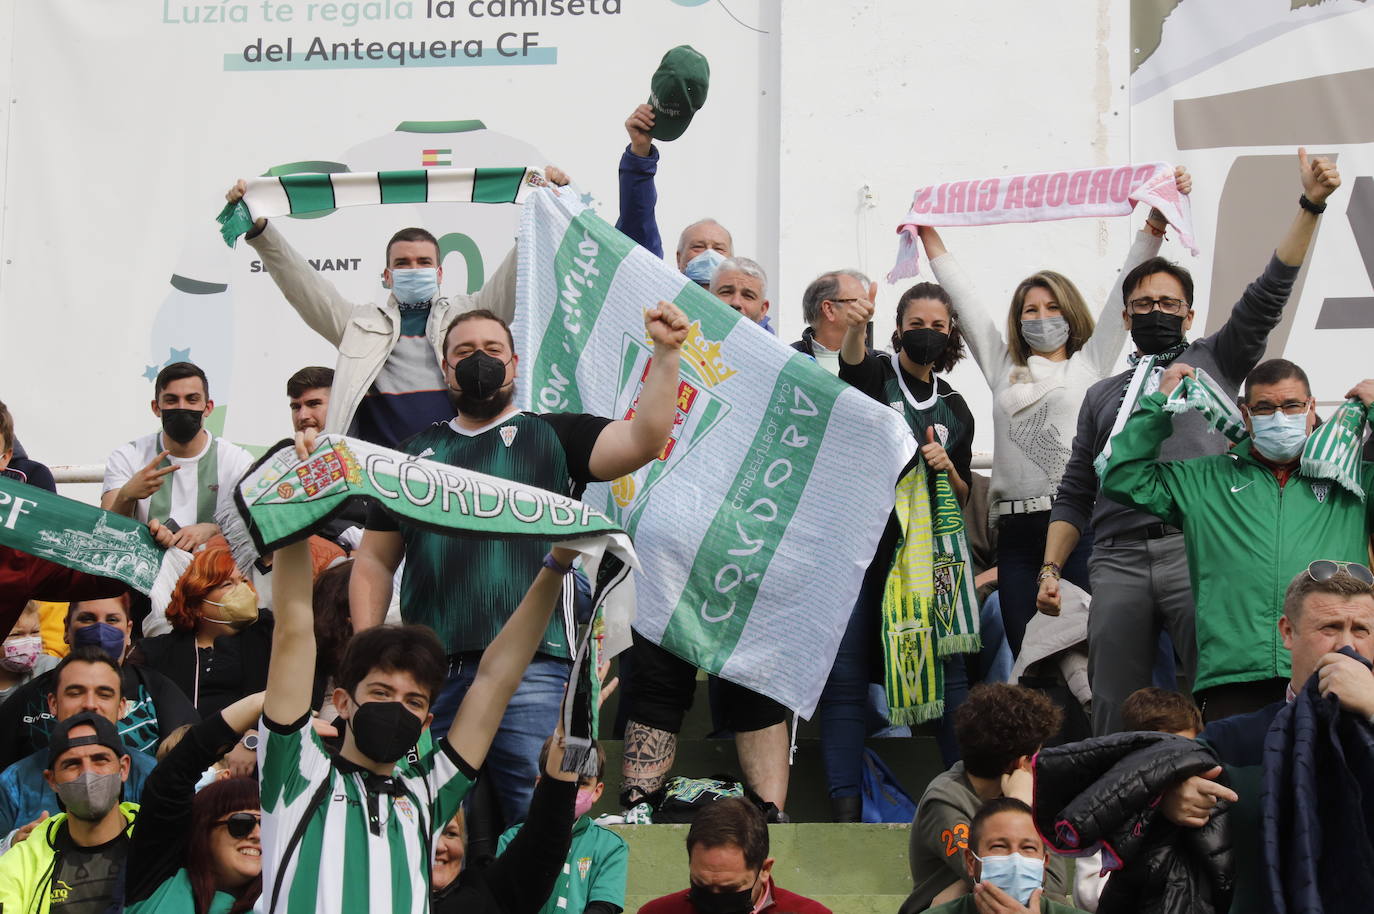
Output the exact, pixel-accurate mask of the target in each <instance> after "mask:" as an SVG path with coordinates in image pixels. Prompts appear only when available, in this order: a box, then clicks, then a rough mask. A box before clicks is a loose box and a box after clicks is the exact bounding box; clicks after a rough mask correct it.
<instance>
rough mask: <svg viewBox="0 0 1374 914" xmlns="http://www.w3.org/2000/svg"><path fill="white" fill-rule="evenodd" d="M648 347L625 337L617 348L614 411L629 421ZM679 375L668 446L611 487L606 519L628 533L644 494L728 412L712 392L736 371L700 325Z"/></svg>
mask: <svg viewBox="0 0 1374 914" xmlns="http://www.w3.org/2000/svg"><path fill="white" fill-rule="evenodd" d="M651 346H652V344H651V342H650V341H648V340H647V338H646V339H638V338H635V337H631V336H628V335H627V336H626V337H625V339H624V343H623V346H622V349H621V364H620V395H619V396H618V397H617V398H616V412H617V413H618V414H620V415H621V416H622V417H623V418H625V419H631V418H633V417H634V415H635V413H636V412H637V411H638V409H639V395H640V392H641V391H642V390H643V389H644V381H645V379H646V378H647V377H648V376H649V367H650V365H651V364H652V362H653V349H652V348H651ZM681 364H682V372H681V379H680V380H679V381H678V388H677V409H676V411H675V413H674V415H673V427H672V430H671V431H669V433H668V442H667V443H666V444H665V445H664V446H663V450H662V452H660V453H659V455H658V458H657V459H656V460H652V461H650V462H649V463H648V464H647V465H646V466H644V467H641V468H640V469H639V470H637V471H635V472H634V473H633V474H631V475H629V476H622V477H621V478H620V479H617V480H616V481H615V482H614V483H613V484H612V486H611V499H610V501H611V505H610V506H609V507H610V509H611V516H612V517H613V518H614V519H615V520H616V521H617V522H618V523H620V524H621V525H622V526H623V527H624V528H625V529H626V530H627V531H630V532H631V533H633V529H634V524H635V522H636V521H637V520H638V518H639V515H640V513H641V512H642V510H643V507H644V504H645V500H644V497H643V496H645V495H647V494H648V493H649V492H650V491H651V490H652V489H653V488H654V486H655V485H657V483H658V481H659V480H661V479H662V478H663V477H664V476H665V475H667V474H668V473H669V472H670V471H671V470H672V468H673V467H674V466H675V465H677V463H679V462H680V461H681V460H682V458H683V457H684V456H686V455H687V453H688V452H690V451H691V450H692V448H694V447H695V446H696V445H697V443H698V442H700V441H701V440H702V439H703V438H705V437H706V436H707V435H708V434H709V433H710V431H711V429H712V428H714V427H715V426H716V425H717V424H719V423H720V421H721V420H722V419H724V418H725V417H726V416H727V415H729V413H730V405H729V404H728V403H726V402H725V401H724V400H723V399H721V398H720V397H719V395H717V394H716V393H714V392H713V391H712V388H713V387H715V386H716V385H717V384H719V383H721V382H722V381H724V380H725V379H726V378H730V377H733V376H734V374H735V370H734V369H733V368H731V367H730V366H729V365H727V364H726V363H725V360H724V358H723V357H722V355H721V344H720V342H719V341H716V340H708V339H707V338H706V337H705V336H704V335H703V334H702V332H701V322H700V321H693V322H692V325H691V327H690V328H689V329H688V331H687V340H686V341H685V342H684V343H683V344H682V363H681Z"/></svg>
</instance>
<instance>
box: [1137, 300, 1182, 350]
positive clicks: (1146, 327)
mask: <svg viewBox="0 0 1374 914" xmlns="http://www.w3.org/2000/svg"><path fill="white" fill-rule="evenodd" d="M1131 339H1132V340H1134V341H1135V345H1136V348H1137V349H1139V350H1140V351H1141V353H1142V354H1143V355H1158V354H1159V353H1161V352H1163V351H1164V350H1166V349H1168V348H1169V347H1170V346H1173V345H1176V344H1177V343H1181V342H1183V315H1182V314H1165V313H1164V312H1163V311H1159V310H1155V311H1151V312H1150V313H1148V314H1133V315H1131Z"/></svg>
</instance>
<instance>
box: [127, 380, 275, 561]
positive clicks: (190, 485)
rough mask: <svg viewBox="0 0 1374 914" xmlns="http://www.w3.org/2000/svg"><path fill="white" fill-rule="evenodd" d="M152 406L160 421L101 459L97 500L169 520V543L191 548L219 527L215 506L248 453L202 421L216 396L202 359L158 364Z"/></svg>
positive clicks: (226, 496) (243, 469)
mask: <svg viewBox="0 0 1374 914" xmlns="http://www.w3.org/2000/svg"><path fill="white" fill-rule="evenodd" d="M152 409H153V415H154V416H156V417H157V418H158V419H159V420H160V421H161V423H162V428H161V429H160V430H159V431H156V432H153V433H151V434H148V435H144V436H143V437H142V438H135V439H134V440H133V441H130V442H128V443H127V444H122V445H120V446H119V447H117V448H115V450H114V452H113V453H111V454H110V456H109V457H108V458H107V459H106V460H105V483H104V489H103V494H102V495H101V496H100V507H102V508H104V509H106V510H107V511H113V512H115V513H116V514H123V515H126V516H128V517H137V518H138V519H139V520H141V521H143V522H144V523H147V521H148V520H149V519H150V518H153V519H156V520H158V521H160V522H161V523H163V524H167V523H168V521H171V522H172V523H173V524H174V525H175V527H176V529H175V530H174V532H173V538H172V545H173V546H176V547H177V548H179V549H185V550H187V551H190V550H193V549H196V548H198V547H199V546H201V545H203V544H204V543H205V542H206V541H207V540H209V539H210V537H212V536H214V535H215V534H216V533H219V532H220V531H219V525H218V524H216V523H215V511H216V510H217V509H218V508H219V506H220V504H221V501H220V500H221V499H226V500H227V499H229V498H230V497H231V496H232V493H233V489H234V483H236V482H238V480H239V478H240V477H242V476H243V474H244V473H245V472H247V470H248V467H249V466H251V465H252V463H253V457H252V455H251V454H249V453H248V452H247V451H245V450H244V449H243V448H241V447H239V446H238V445H236V444H233V443H231V442H229V441H226V440H224V439H223V438H218V437H216V436H214V435H212V434H210V430H209V429H207V428H206V427H205V420H206V419H207V418H209V416H210V413H211V412H213V411H214V409H215V401H213V400H211V399H210V382H209V381H207V380H206V378H205V372H204V371H201V369H200V368H199V366H196V365H192V364H191V363H190V362H173V363H172V364H170V365H168V366H166V367H165V368H163V369H162V370H161V371H159V372H158V374H157V379H156V380H155V381H154V382H153V402H152Z"/></svg>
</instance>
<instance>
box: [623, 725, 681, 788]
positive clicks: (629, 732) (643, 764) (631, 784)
mask: <svg viewBox="0 0 1374 914" xmlns="http://www.w3.org/2000/svg"><path fill="white" fill-rule="evenodd" d="M676 754H677V734H676V733H669V732H668V731H667V730H656V729H654V728H653V727H650V726H649V725H647V724H641V723H639V722H638V721H634V720H631V721H628V722H627V723H626V724H625V756H624V761H623V762H622V765H621V790H620V805H621V806H622V807H624V808H625V809H629V808H630V807H631V806H633V805H635V804H636V803H638V802H639V801H640V800H642V799H644V798H645V797H646V796H648V795H649V794H651V793H653V792H654V791H655V790H658V788H660V787H662V786H663V782H664V780H666V779H667V777H668V772H669V771H670V770H671V769H672V767H673V757H674V756H675V755H676Z"/></svg>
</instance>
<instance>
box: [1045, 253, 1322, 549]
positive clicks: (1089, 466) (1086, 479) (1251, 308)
mask: <svg viewBox="0 0 1374 914" xmlns="http://www.w3.org/2000/svg"><path fill="white" fill-rule="evenodd" d="M1300 269H1301V267H1300V266H1298V267H1290V266H1288V265H1287V264H1285V263H1282V262H1281V261H1280V260H1279V259H1278V258H1277V257H1270V258H1269V264H1268V266H1266V267H1265V268H1264V272H1263V273H1261V274H1260V276H1259V278H1258V279H1256V280H1255V281H1254V282H1252V283H1250V285H1248V286H1246V287H1245V291H1244V292H1242V293H1241V296H1240V301H1238V302H1236V304H1235V306H1234V307H1233V308H1232V309H1231V316H1230V317H1229V318H1228V319H1227V321H1226V323H1224V324H1222V325H1221V327H1220V328H1219V329H1218V330H1217V332H1216V333H1213V334H1212V335H1211V336H1207V337H1203V338H1202V339H1200V340H1198V341H1197V342H1195V343H1193V344H1192V345H1191V346H1189V347H1188V348H1187V349H1186V350H1184V352H1183V354H1182V355H1180V356H1179V357H1178V361H1180V362H1182V363H1183V364H1185V365H1192V366H1193V367H1194V368H1201V369H1202V370H1203V371H1205V372H1207V373H1208V374H1209V375H1211V376H1212V377H1213V378H1215V379H1216V381H1217V383H1218V384H1220V385H1221V387H1222V389H1224V390H1225V391H1226V393H1227V394H1229V395H1230V396H1233V397H1234V396H1235V395H1236V392H1237V391H1238V390H1239V389H1240V385H1241V383H1242V382H1243V381H1244V380H1245V376H1246V375H1248V374H1249V373H1250V371H1251V369H1253V368H1254V367H1255V366H1256V365H1258V364H1259V361H1260V359H1261V358H1263V357H1264V347H1265V344H1266V343H1267V341H1268V339H1269V333H1270V331H1272V330H1273V329H1274V328H1275V327H1277V326H1278V324H1279V319H1280V318H1281V317H1282V316H1283V307H1284V305H1285V304H1287V302H1288V296H1289V294H1290V293H1291V292H1292V291H1293V282H1294V280H1296V279H1297V277H1298V271H1299V270H1300ZM1131 374H1132V371H1131V370H1127V371H1123V372H1122V373H1120V374H1118V375H1113V376H1112V377H1110V378H1104V379H1103V380H1101V381H1098V382H1097V383H1096V384H1094V385H1093V386H1092V387H1090V388H1088V395H1087V397H1086V398H1085V399H1084V400H1083V407H1082V409H1080V410H1079V413H1078V432H1077V433H1076V434H1075V435H1074V439H1073V451H1072V453H1071V454H1070V455H1069V462H1068V465H1067V466H1065V468H1064V476H1063V478H1062V479H1061V480H1060V482H1059V492H1058V495H1057V496H1056V497H1055V500H1054V508H1053V510H1052V511H1051V512H1050V520H1051V521H1056V520H1062V521H1068V522H1069V523H1071V524H1073V525H1074V526H1075V527H1077V528H1078V531H1079V532H1080V533H1082V532H1084V531H1086V530H1087V528H1088V524H1089V522H1091V523H1092V530H1093V534H1094V536H1095V537H1096V538H1097V541H1098V542H1099V543H1100V542H1101V541H1102V540H1103V539H1105V538H1107V537H1113V536H1119V535H1121V534H1123V533H1129V532H1131V531H1133V530H1139V529H1141V528H1143V527H1148V526H1149V525H1150V524H1157V523H1160V519H1159V518H1157V517H1155V516H1154V515H1153V514H1146V513H1145V512H1143V511H1137V510H1135V509H1134V508H1127V507H1124V506H1122V505H1120V504H1117V503H1116V502H1114V501H1112V500H1111V499H1110V498H1106V497H1099V489H1100V486H1099V483H1098V479H1097V473H1096V472H1094V471H1093V459H1094V458H1095V457H1097V455H1098V454H1100V453H1102V449H1103V448H1104V447H1106V446H1107V437H1108V435H1110V434H1111V430H1112V425H1113V424H1114V423H1115V422H1116V414H1117V411H1118V410H1119V409H1120V408H1121V401H1122V399H1123V398H1124V397H1125V395H1126V385H1127V384H1129V383H1130V380H1131ZM1229 447H1230V445H1229V443H1228V442H1227V440H1226V438H1225V436H1223V435H1222V434H1221V433H1220V432H1214V431H1212V430H1211V429H1210V428H1208V426H1207V422H1206V420H1205V419H1204V418H1203V417H1202V414H1201V413H1197V412H1188V413H1184V414H1182V415H1179V416H1177V417H1176V418H1175V419H1174V433H1173V434H1172V435H1170V436H1169V438H1168V440H1166V441H1165V442H1164V447H1163V449H1162V451H1161V452H1160V456H1159V459H1160V460H1186V459H1188V458H1190V457H1201V456H1204V455H1208V454H1224V453H1226V451H1227V450H1228V449H1229Z"/></svg>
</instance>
